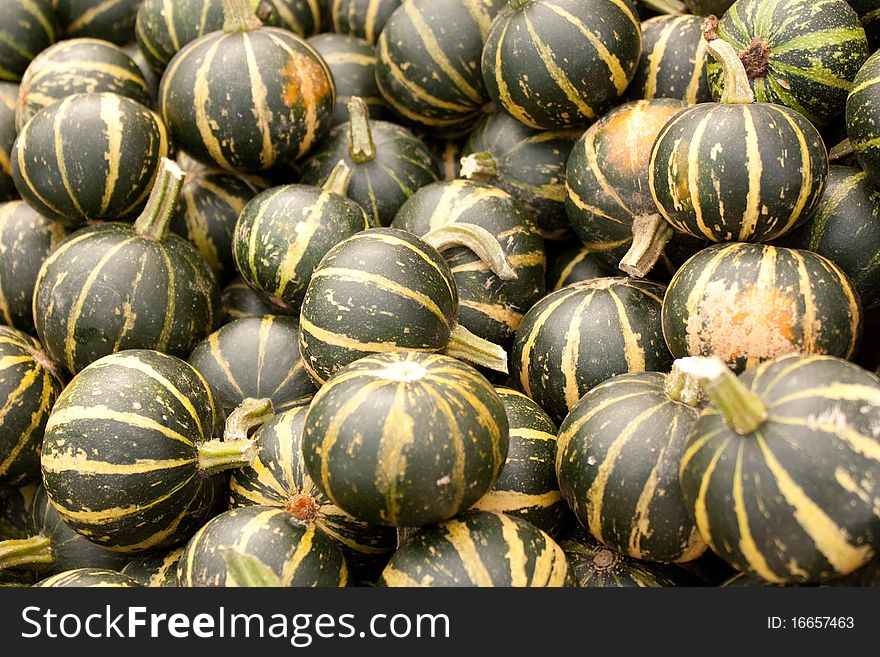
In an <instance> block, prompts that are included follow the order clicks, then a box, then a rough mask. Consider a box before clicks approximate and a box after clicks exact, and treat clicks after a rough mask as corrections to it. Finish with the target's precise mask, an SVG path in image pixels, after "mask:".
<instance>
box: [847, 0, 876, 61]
mask: <svg viewBox="0 0 880 657" xmlns="http://www.w3.org/2000/svg"><path fill="white" fill-rule="evenodd" d="M847 4H848V5H849V6H850V7H852V8H853V9H855V10H856V13H857V14H858V16H859V20H861V21H862V27H863V28H865V36H866V37H867V39H868V52H869V53H873V52H875V51H876V50H877V48H880V5H878V4H877V0H847Z"/></svg>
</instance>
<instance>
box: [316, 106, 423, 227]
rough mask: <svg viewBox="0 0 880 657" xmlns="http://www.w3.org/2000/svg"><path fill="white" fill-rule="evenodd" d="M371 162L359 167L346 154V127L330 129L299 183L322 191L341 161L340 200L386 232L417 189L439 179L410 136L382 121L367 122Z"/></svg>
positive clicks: (409, 133) (400, 127)
mask: <svg viewBox="0 0 880 657" xmlns="http://www.w3.org/2000/svg"><path fill="white" fill-rule="evenodd" d="M370 130H371V132H372V135H373V143H374V144H375V146H376V157H375V158H374V159H373V160H370V161H368V162H364V163H362V164H359V163H357V162H355V161H354V160H353V159H352V157H351V153H350V151H349V148H350V140H349V124H348V123H343V124H341V125H337V126H335V127H334V128H333V129H332V130H331V131H330V133H329V134H328V135H327V137H326V138H325V139H324V140H323V141H321V143H319V144H318V145H317V146H315V149H314V151H313V152H312V153H310V154H309V157H308V159H307V160H306V161H305V162H304V163H303V168H302V172H301V175H300V182H301V183H303V184H306V185H317V186H321V185H323V184H324V183H325V182H327V178H329V177H330V173H331V172H332V171H333V168H334V167H335V166H336V164H337V163H338V162H339V161H340V160H343V161H344V162H345V163H346V164H347V165H348V167H349V168H350V169H351V170H352V173H351V180H350V181H349V183H348V187H347V188H346V191H345V195H346V196H348V198H350V199H351V200H353V201H354V202H355V203H357V204H358V205H360V206H361V207H362V208H363V209H364V211H365V212H366V213H367V216H369V217H370V219H371V220H372V222H373V224H374V225H376V226H388V225H389V224H391V221H392V220H393V219H394V215H395V214H396V213H397V211H398V209H400V206H401V205H403V203H404V201H406V200H407V199H408V198H409V197H410V196H412V195H413V194H414V193H415V192H416V191H417V190H418V189H419V188H420V187H424V186H425V185H428V184H430V183H433V182H436V181H437V180H438V179H439V174H438V171H437V164H436V163H435V161H434V155H433V153H431V150H430V149H429V148H428V147H427V145H426V144H425V143H424V142H423V141H422V140H421V139H419V138H418V137H416V136H415V135H414V134H413V133H412V131H410V130H408V129H407V128H404V127H402V126H399V125H397V124H395V123H389V122H387V121H370Z"/></svg>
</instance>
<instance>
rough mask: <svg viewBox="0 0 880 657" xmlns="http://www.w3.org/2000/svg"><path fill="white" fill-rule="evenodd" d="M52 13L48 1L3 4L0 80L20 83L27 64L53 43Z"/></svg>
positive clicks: (53, 21) (54, 34)
mask: <svg viewBox="0 0 880 657" xmlns="http://www.w3.org/2000/svg"><path fill="white" fill-rule="evenodd" d="M52 9H53V8H52V0H12V1H11V2H7V3H5V4H4V15H3V24H2V27H0V80H9V81H11V82H18V81H19V80H21V76H22V74H23V73H24V71H25V69H26V68H27V66H28V64H30V62H31V60H32V59H33V58H34V57H36V56H37V55H38V54H39V53H40V52H41V51H43V50H45V49H46V48H48V47H49V46H50V45H51V44H53V43H54V42H55V37H56V33H55V17H54V15H53V13H52Z"/></svg>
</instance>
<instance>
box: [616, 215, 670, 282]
mask: <svg viewBox="0 0 880 657" xmlns="http://www.w3.org/2000/svg"><path fill="white" fill-rule="evenodd" d="M632 232H633V241H632V245H631V246H630V247H629V251H627V252H626V255H624V256H623V258H621V260H620V263H619V264H618V267H619V268H620V269H621V271H624V272H626V273H627V274H628V275H629V276H632V277H633V278H644V277H645V276H647V274H648V272H649V271H651V269H653V268H654V265H656V264H657V261H658V260H659V259H660V256H661V255H663V249H665V248H666V244H667V243H668V242H669V240H671V239H672V236H673V235H674V234H675V231H673V230H672V226H670V225H669V223H668V222H667V221H666V220H665V219H664V218H663V217H662V216H660V215H659V214H649V215H646V216H642V217H636V218H635V219H633V224H632Z"/></svg>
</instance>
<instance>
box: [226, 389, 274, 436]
mask: <svg viewBox="0 0 880 657" xmlns="http://www.w3.org/2000/svg"><path fill="white" fill-rule="evenodd" d="M274 415H275V409H274V408H272V400H271V399H269V398H264V399H254V398H253V397H247V398H246V399H244V400H243V401H242V402H241V403H240V404H239V405H238V406H236V407H235V410H233V411H232V412H231V413H230V414H229V417H227V418H226V427H225V428H224V430H223V440H224V441H225V442H235V441H243V440H248V439H249V437H250V434H251V432H252V431H253V430H254V429H256V428H257V427H259V426H261V425H263V424H265V423H266V422H268V421H269V420H270V419H272V417H273V416H274Z"/></svg>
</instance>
